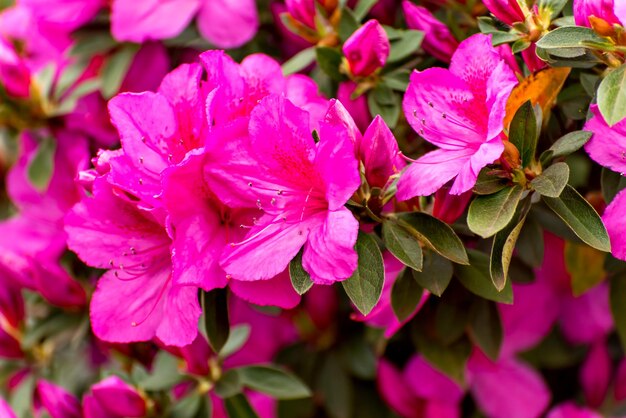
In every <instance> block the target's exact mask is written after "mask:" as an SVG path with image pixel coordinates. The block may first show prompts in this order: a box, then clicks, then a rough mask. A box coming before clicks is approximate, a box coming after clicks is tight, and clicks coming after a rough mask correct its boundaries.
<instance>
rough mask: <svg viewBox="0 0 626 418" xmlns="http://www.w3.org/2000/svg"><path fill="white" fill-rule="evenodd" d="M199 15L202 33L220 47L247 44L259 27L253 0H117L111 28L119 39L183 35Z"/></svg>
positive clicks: (114, 2)
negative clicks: (131, 1) (135, 0)
mask: <svg viewBox="0 0 626 418" xmlns="http://www.w3.org/2000/svg"><path fill="white" fill-rule="evenodd" d="M196 15H197V16H198V19H197V22H198V28H199V30H200V33H201V34H202V36H204V37H205V38H206V39H207V40H208V41H209V42H211V43H213V44H214V45H216V46H217V47H220V48H233V47H237V46H241V45H243V44H244V43H246V42H248V41H249V40H250V39H252V37H253V36H254V35H255V34H256V31H257V29H258V27H259V17H258V13H257V10H256V4H255V2H254V1H253V0H243V1H242V0H239V1H233V0H169V1H160V0H142V1H138V2H134V3H129V2H127V1H124V0H114V1H113V4H112V8H111V31H112V33H113V36H114V37H115V38H116V39H117V40H119V41H131V42H137V43H142V42H144V41H146V40H155V39H168V38H173V37H175V36H177V35H179V34H180V33H181V32H182V31H183V30H184V29H185V28H186V27H187V26H188V25H189V23H190V22H191V20H192V19H193V18H194V16H196ZM233 28H237V30H233Z"/></svg>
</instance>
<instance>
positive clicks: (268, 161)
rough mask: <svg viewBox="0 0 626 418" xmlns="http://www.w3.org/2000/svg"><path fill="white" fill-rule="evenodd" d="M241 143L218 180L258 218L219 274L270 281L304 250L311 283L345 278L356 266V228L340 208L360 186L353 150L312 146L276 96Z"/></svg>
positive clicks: (339, 141) (301, 116) (303, 124)
mask: <svg viewBox="0 0 626 418" xmlns="http://www.w3.org/2000/svg"><path fill="white" fill-rule="evenodd" d="M242 142H243V144H242V145H241V147H242V148H244V149H245V150H246V153H245V154H244V155H242V156H240V161H238V162H235V161H233V163H232V167H231V168H230V169H228V167H227V169H226V170H225V172H224V173H223V174H224V176H225V178H227V179H229V183H227V184H228V187H229V188H230V189H232V192H231V194H232V195H234V197H235V199H239V200H240V201H241V200H246V199H248V200H250V199H254V200H253V201H255V202H256V204H257V205H258V208H259V210H260V214H259V215H263V216H262V217H260V218H259V219H258V220H257V222H256V223H255V224H253V225H251V229H250V232H249V233H248V234H247V236H246V238H245V240H243V241H241V242H233V243H232V244H231V245H230V248H228V250H227V251H226V252H225V254H224V256H223V258H222V261H221V265H222V267H223V268H224V270H226V272H227V273H228V274H230V275H232V277H234V278H236V279H239V280H259V279H267V278H270V277H274V276H276V275H277V274H278V273H280V272H282V271H283V270H284V269H285V268H286V267H287V266H288V264H289V262H290V261H291V259H293V258H294V257H295V256H296V254H297V253H298V251H300V249H301V248H302V247H303V246H304V254H303V266H304V269H305V270H306V271H307V272H308V273H309V274H311V278H312V279H313V281H314V282H316V283H321V284H326V283H332V282H334V281H338V280H343V279H346V278H348V277H349V276H350V275H351V274H352V272H353V271H354V269H355V268H356V263H357V255H356V252H355V250H354V244H355V242H356V237H357V232H358V221H357V220H356V219H355V218H354V216H353V215H352V214H351V213H350V211H349V210H348V209H347V208H345V207H344V204H345V203H346V202H347V200H348V199H349V198H350V197H351V196H352V194H353V193H354V192H355V191H356V189H357V188H358V187H359V185H360V183H361V181H360V178H359V173H358V166H357V160H356V158H355V156H354V145H353V144H352V143H351V142H350V140H349V139H345V138H341V137H338V138H332V137H328V136H325V137H322V138H321V140H320V142H319V144H318V145H317V146H316V144H315V142H314V141H313V138H312V137H311V126H310V122H309V114H308V113H307V112H306V111H304V110H302V109H300V108H298V107H296V106H295V105H294V104H292V103H291V102H289V101H288V100H287V99H285V98H284V97H280V96H268V97H266V98H265V99H263V100H261V102H260V104H259V105H258V106H257V107H256V108H255V109H254V110H253V111H252V116H251V118H250V124H249V137H245V138H243V141H242ZM220 196H222V195H221V194H220ZM268 251H271V252H272V255H273V256H272V257H271V258H268V257H266V254H267V252H268Z"/></svg>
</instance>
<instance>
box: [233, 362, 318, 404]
mask: <svg viewBox="0 0 626 418" xmlns="http://www.w3.org/2000/svg"><path fill="white" fill-rule="evenodd" d="M238 370H239V377H240V379H241V383H243V385H244V386H247V387H249V388H250V389H253V390H255V391H257V392H262V393H265V394H267V395H270V396H271V397H273V398H276V399H300V398H306V397H309V396H311V391H310V390H309V388H307V387H306V385H305V384H304V383H303V382H302V381H301V380H300V379H299V378H297V377H296V376H294V375H293V374H291V373H289V372H287V371H286V370H283V369H280V368H278V367H274V366H246V367H241V368H239V369H238Z"/></svg>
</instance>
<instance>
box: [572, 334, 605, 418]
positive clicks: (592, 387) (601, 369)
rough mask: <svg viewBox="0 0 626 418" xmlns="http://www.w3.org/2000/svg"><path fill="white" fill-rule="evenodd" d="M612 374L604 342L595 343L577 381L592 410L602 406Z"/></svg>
mask: <svg viewBox="0 0 626 418" xmlns="http://www.w3.org/2000/svg"><path fill="white" fill-rule="evenodd" d="M612 374H613V364H612V362H611V357H610V354H609V351H608V347H607V345H606V341H603V340H598V341H595V342H594V343H593V344H592V345H591V348H590V350H589V352H588V353H587V358H586V359H585V361H584V362H583V364H582V367H581V368H580V371H579V380H580V383H581V386H582V389H583V393H584V395H585V400H586V401H587V405H589V406H591V407H592V408H598V407H600V406H601V405H602V403H603V402H604V398H605V397H606V395H607V393H608V390H609V385H610V384H611V375H612Z"/></svg>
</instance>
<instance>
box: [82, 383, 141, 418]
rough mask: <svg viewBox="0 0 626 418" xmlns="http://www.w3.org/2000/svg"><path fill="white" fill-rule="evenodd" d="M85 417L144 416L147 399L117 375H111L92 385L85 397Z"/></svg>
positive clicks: (120, 417)
mask: <svg viewBox="0 0 626 418" xmlns="http://www.w3.org/2000/svg"><path fill="white" fill-rule="evenodd" d="M83 415H84V416H85V418H92V417H93V418H104V417H107V418H117V417H119V418H122V417H143V416H144V415H146V401H145V400H144V399H143V398H142V397H141V395H140V394H139V392H137V389H135V388H134V387H132V386H130V385H129V384H128V383H126V382H124V381H123V380H122V379H120V378H119V377H117V376H110V377H107V378H106V379H104V380H102V381H100V382H99V383H96V384H95V385H93V386H92V387H91V394H88V395H86V396H85V397H84V398H83Z"/></svg>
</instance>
